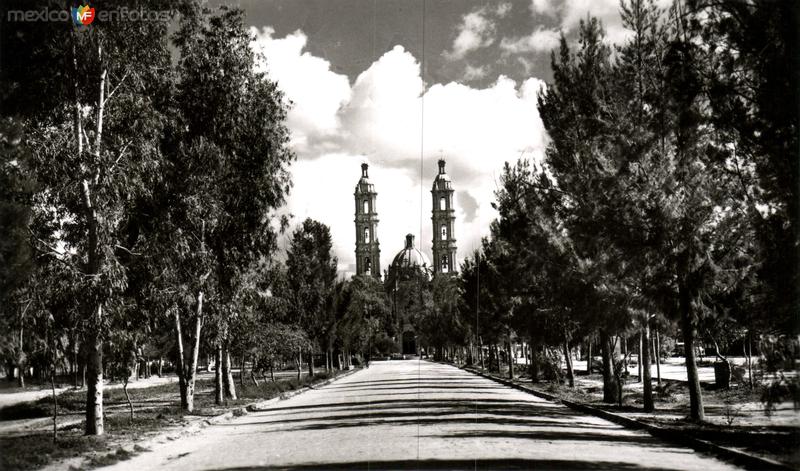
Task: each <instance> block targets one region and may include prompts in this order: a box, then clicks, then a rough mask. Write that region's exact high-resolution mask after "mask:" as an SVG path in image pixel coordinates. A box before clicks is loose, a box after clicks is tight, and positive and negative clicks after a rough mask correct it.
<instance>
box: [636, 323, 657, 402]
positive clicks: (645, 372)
mask: <svg viewBox="0 0 800 471" xmlns="http://www.w3.org/2000/svg"><path fill="white" fill-rule="evenodd" d="M641 336H642V337H641V342H640V343H639V350H640V352H639V355H640V357H641V358H639V364H640V365H641V366H640V368H641V371H642V381H643V382H644V411H645V412H653V410H655V404H653V378H652V377H651V375H650V343H651V342H650V325H649V323H645V325H644V329H642V333H641ZM642 347H643V348H642Z"/></svg>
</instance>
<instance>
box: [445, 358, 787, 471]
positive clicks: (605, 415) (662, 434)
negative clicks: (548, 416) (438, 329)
mask: <svg viewBox="0 0 800 471" xmlns="http://www.w3.org/2000/svg"><path fill="white" fill-rule="evenodd" d="M458 368H459V369H461V370H464V371H467V372H469V373H472V374H474V375H477V376H481V377H483V378H486V379H489V380H492V381H494V382H497V383H500V384H502V385H504V386H508V387H511V388H514V389H517V390H520V391H523V392H526V393H528V394H531V395H533V396H536V397H540V398H542V399H547V400H548V401H552V402H557V403H561V404H564V405H565V406H567V407H569V408H570V409H574V410H577V411H579V412H584V413H587V414H590V415H594V416H596V417H600V418H602V419H606V420H608V421H611V422H614V423H616V424H618V425H622V426H624V427H628V428H633V429H637V430H644V431H646V432H648V433H650V435H652V436H654V437H656V438H660V439H663V440H666V441H669V442H672V443H676V444H679V445H683V446H688V447H689V448H692V449H693V450H695V451H700V452H703V453H709V454H713V455H716V456H717V457H719V458H723V459H725V460H728V461H731V462H733V463H735V464H738V465H740V466H743V467H745V468H746V469H757V470H762V469H764V470H766V469H768V470H781V471H791V470H792V469H793V468H791V467H789V466H787V465H785V464H783V463H781V462H779V461H775V460H772V459H769V458H762V457H760V456H755V455H752V454H750V453H746V452H744V451H741V450H737V449H734V448H729V447H725V446H722V445H717V444H716V443H712V442H710V441H708V440H701V439H699V438H694V437H691V436H689V435H687V434H684V433H681V432H679V431H676V430H672V429H669V428H666V427H660V426H658V425H653V424H648V423H645V422H641V421H639V420H636V419H631V418H630V417H625V416H622V415H619V414H615V413H613V412H609V411H606V410H603V409H598V408H597V407H593V406H590V405H587V404H582V403H579V402H574V401H570V400H568V399H561V398H559V397H558V396H556V395H553V394H549V393H546V392H542V391H537V390H535V389H532V388H527V387H525V386H523V385H521V384H519V383H515V382H513V381H510V380H507V379H504V378H498V377H496V376H493V375H490V374H487V373H483V372H481V371H477V370H472V369H468V368H466V367H458Z"/></svg>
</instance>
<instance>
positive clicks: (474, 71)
mask: <svg viewBox="0 0 800 471" xmlns="http://www.w3.org/2000/svg"><path fill="white" fill-rule="evenodd" d="M488 74H489V67H487V66H485V65H479V66H473V65H470V64H466V65H465V66H464V80H467V81H470V80H478V79H482V78H484V77H486V76H487V75H488Z"/></svg>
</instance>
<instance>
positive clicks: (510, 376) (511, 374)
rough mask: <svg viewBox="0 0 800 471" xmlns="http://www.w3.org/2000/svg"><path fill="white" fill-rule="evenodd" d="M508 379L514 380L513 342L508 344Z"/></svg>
mask: <svg viewBox="0 0 800 471" xmlns="http://www.w3.org/2000/svg"><path fill="white" fill-rule="evenodd" d="M507 345H508V379H514V358H512V347H511V341H510V340H509V341H508V343H507Z"/></svg>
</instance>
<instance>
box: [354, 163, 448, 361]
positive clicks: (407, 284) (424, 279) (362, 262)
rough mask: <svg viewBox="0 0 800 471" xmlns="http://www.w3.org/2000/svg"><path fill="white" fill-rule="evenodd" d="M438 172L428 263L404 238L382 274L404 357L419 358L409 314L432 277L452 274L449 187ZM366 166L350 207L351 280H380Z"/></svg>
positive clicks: (441, 167) (419, 304)
mask: <svg viewBox="0 0 800 471" xmlns="http://www.w3.org/2000/svg"><path fill="white" fill-rule="evenodd" d="M438 163H439V172H438V174H437V175H436V178H434V180H433V188H432V189H431V198H432V201H433V206H432V211H431V223H432V225H433V240H432V241H431V244H432V246H431V249H432V250H431V251H432V253H433V263H431V262H430V261H429V260H428V257H426V256H425V254H424V253H422V251H420V250H419V249H417V248H416V247H415V246H414V236H413V235H412V234H407V235H406V239H405V246H404V247H403V249H401V250H400V251H399V252H398V253H397V255H395V257H394V259H392V263H391V265H390V266H389V269H388V270H387V271H386V277H385V280H384V286H385V288H386V292H387V293H388V294H389V296H390V298H391V302H392V314H393V317H394V319H396V321H397V324H398V327H399V329H400V330H399V332H400V334H401V340H400V341H401V343H402V351H403V353H404V354H415V353H419V351H418V346H417V343H416V334H415V332H414V326H413V323H412V317H413V315H414V313H415V312H417V311H418V310H420V309H424V298H425V292H429V290H430V286H429V285H430V283H429V282H430V280H431V277H432V276H441V275H450V274H454V273H456V238H455V230H454V229H455V220H456V216H455V208H454V206H453V192H454V190H453V183H452V181H451V180H450V176H449V175H447V172H446V171H445V161H444V160H439V162H438ZM368 170H369V166H368V165H367V164H362V165H361V178H360V179H359V180H358V184H357V185H356V191H355V193H354V197H355V204H356V208H355V209H356V213H355V214H356V217H355V228H356V275H368V276H374V277H376V278H378V279H380V278H381V271H380V244H379V242H378V233H377V229H378V210H377V206H376V200H377V195H378V193H377V192H376V191H375V185H373V184H372V183H371V182H370V180H369V175H368Z"/></svg>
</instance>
